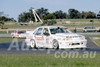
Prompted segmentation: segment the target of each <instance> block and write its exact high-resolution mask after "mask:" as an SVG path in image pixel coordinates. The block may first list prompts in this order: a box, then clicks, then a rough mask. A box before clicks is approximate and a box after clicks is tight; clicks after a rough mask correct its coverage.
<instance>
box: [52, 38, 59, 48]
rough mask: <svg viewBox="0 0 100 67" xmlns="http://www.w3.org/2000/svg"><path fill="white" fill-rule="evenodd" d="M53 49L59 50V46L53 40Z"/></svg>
mask: <svg viewBox="0 0 100 67" xmlns="http://www.w3.org/2000/svg"><path fill="white" fill-rule="evenodd" d="M53 48H54V49H59V44H58V41H57V40H53Z"/></svg>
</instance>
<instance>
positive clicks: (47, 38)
mask: <svg viewBox="0 0 100 67" xmlns="http://www.w3.org/2000/svg"><path fill="white" fill-rule="evenodd" d="M43 38H44V47H49V46H50V33H49V30H48V28H44V30H43Z"/></svg>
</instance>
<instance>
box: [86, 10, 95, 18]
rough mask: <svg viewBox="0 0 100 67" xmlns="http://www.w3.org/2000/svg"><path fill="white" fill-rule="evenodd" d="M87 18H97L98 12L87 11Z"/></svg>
mask: <svg viewBox="0 0 100 67" xmlns="http://www.w3.org/2000/svg"><path fill="white" fill-rule="evenodd" d="M85 18H86V19H93V18H96V14H95V13H94V12H91V11H89V12H87V13H86V16H85Z"/></svg>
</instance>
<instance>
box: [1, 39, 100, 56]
mask: <svg viewBox="0 0 100 67" xmlns="http://www.w3.org/2000/svg"><path fill="white" fill-rule="evenodd" d="M87 40H88V43H87V49H59V50H55V49H42V48H40V49H31V48H29V49H28V48H27V46H26V45H25V42H24V41H21V42H18V43H17V42H13V43H0V55H41V54H42V55H48V54H55V53H57V52H59V53H64V52H67V53H70V52H78V53H79V54H84V52H88V53H89V54H90V53H96V54H100V48H99V47H98V46H97V45H96V44H95V43H93V42H92V41H91V39H90V38H87ZM11 44H13V46H16V44H17V48H16V47H13V48H9V47H10V46H11Z"/></svg>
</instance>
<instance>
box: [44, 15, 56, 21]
mask: <svg viewBox="0 0 100 67" xmlns="http://www.w3.org/2000/svg"><path fill="white" fill-rule="evenodd" d="M48 19H56V16H55V15H53V14H48V15H46V16H45V17H44V20H48Z"/></svg>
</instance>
